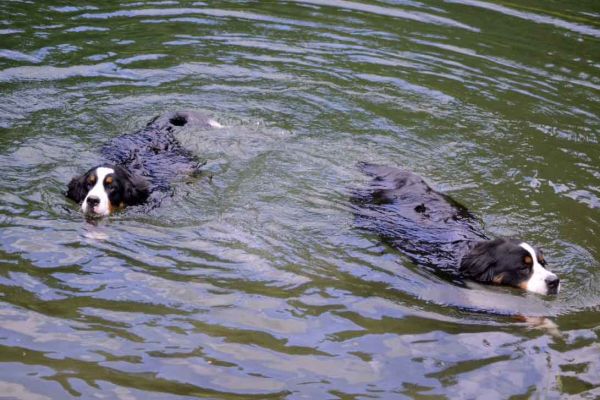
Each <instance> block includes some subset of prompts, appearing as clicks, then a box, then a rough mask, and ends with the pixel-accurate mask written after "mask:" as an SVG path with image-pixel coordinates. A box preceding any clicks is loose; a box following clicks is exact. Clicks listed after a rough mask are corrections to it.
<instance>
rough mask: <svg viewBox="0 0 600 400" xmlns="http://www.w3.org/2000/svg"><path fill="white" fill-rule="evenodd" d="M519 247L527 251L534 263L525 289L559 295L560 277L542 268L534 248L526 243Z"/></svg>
mask: <svg viewBox="0 0 600 400" xmlns="http://www.w3.org/2000/svg"><path fill="white" fill-rule="evenodd" d="M519 246H521V247H522V248H524V249H525V250H527V252H528V253H529V255H530V256H531V259H532V261H533V272H532V274H531V276H530V277H529V279H528V280H527V281H525V282H523V288H524V289H526V290H528V291H530V292H534V293H540V294H556V293H558V292H559V290H560V283H559V280H558V277H557V276H556V275H555V274H553V273H552V272H550V271H548V270H547V269H546V268H544V267H543V266H542V264H541V263H540V260H538V257H537V254H536V252H535V250H534V249H533V247H531V246H530V245H529V244H527V243H524V242H523V243H521V244H520V245H519Z"/></svg>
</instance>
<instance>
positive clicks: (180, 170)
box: [101, 112, 218, 190]
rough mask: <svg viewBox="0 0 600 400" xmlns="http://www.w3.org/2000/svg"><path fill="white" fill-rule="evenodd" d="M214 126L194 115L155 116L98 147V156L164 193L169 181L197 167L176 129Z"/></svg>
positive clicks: (172, 114) (183, 113)
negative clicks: (178, 139) (138, 176)
mask: <svg viewBox="0 0 600 400" xmlns="http://www.w3.org/2000/svg"><path fill="white" fill-rule="evenodd" d="M217 125H218V124H217V123H216V122H215V121H213V120H211V119H210V118H209V117H207V116H205V115H203V114H200V113H195V112H176V113H169V114H165V115H162V116H159V117H156V118H155V119H153V120H152V121H150V122H149V123H148V124H147V125H146V126H145V127H144V128H142V129H140V130H139V131H136V132H134V133H130V134H126V135H121V136H118V137H116V138H114V139H112V140H111V141H110V142H108V143H107V144H106V145H104V146H103V147H102V150H101V152H102V156H103V157H104V158H106V159H107V160H109V161H110V162H112V163H114V164H117V165H121V166H123V167H125V168H126V169H127V170H129V171H130V172H131V173H133V174H136V175H140V176H144V177H145V178H146V179H148V181H149V184H150V187H151V190H166V189H168V188H169V183H170V182H171V181H172V180H173V178H174V177H175V176H177V175H180V174H190V173H193V172H195V171H197V169H198V167H199V163H198V160H197V159H196V157H195V156H194V155H193V154H192V153H191V152H190V151H189V150H187V149H184V148H183V147H182V146H181V144H180V143H179V142H178V141H177V139H176V138H175V136H174V132H175V130H176V129H177V128H178V127H183V126H193V127H197V128H213V127H216V126H217Z"/></svg>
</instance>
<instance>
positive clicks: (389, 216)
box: [353, 164, 487, 274]
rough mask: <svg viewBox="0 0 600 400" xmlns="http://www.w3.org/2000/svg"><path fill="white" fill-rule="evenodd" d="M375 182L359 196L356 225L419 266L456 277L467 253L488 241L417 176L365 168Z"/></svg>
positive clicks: (471, 219)
mask: <svg viewBox="0 0 600 400" xmlns="http://www.w3.org/2000/svg"><path fill="white" fill-rule="evenodd" d="M360 168H361V170H362V171H363V172H364V173H365V174H367V175H369V176H372V177H373V180H372V181H371V183H370V185H369V186H368V187H367V189H364V190H360V191H356V192H355V195H354V198H353V202H354V204H355V205H356V207H355V215H356V222H357V225H358V226H359V227H360V228H362V229H366V230H369V231H371V232H374V233H377V234H378V235H380V236H381V237H382V238H383V239H384V240H385V241H386V242H388V243H390V244H391V245H393V246H394V247H396V248H398V249H399V250H401V251H402V252H403V253H405V254H406V255H407V256H408V257H409V258H411V259H412V260H413V261H415V262H416V263H418V264H420V265H425V266H431V267H435V268H436V269H441V270H444V271H445V272H450V273H453V274H454V273H456V272H457V267H458V265H459V263H460V258H461V256H462V255H463V254H464V253H466V252H467V251H468V249H469V247H470V246H471V245H472V244H473V243H475V242H477V241H481V240H487V237H486V236H485V234H484V233H483V227H482V226H481V223H480V221H479V220H477V219H476V218H475V217H474V216H473V215H472V214H471V213H470V212H469V211H468V210H467V209H466V207H464V206H462V205H461V204H459V203H458V202H456V201H454V200H453V199H452V198H450V197H449V196H447V195H444V194H442V193H439V192H436V191H435V190H433V189H432V188H431V187H429V185H428V184H427V183H426V182H425V181H424V180H423V179H422V178H421V177H419V176H418V175H416V174H414V173H412V172H408V171H403V170H400V169H398V168H392V167H385V166H378V165H373V164H361V165H360Z"/></svg>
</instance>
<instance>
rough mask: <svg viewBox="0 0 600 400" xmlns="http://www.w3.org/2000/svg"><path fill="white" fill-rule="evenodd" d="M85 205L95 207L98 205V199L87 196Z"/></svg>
mask: <svg viewBox="0 0 600 400" xmlns="http://www.w3.org/2000/svg"><path fill="white" fill-rule="evenodd" d="M86 203H87V204H88V206H90V207H95V206H97V205H98V204H100V198H98V197H97V196H88V198H87V200H86Z"/></svg>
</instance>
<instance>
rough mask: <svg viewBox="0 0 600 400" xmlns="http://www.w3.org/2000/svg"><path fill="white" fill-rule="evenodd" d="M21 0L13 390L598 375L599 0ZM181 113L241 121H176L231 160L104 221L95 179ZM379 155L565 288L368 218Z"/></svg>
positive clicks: (8, 112) (3, 290)
mask: <svg viewBox="0 0 600 400" xmlns="http://www.w3.org/2000/svg"><path fill="white" fill-rule="evenodd" d="M0 10H1V12H2V14H1V15H2V16H1V17H0V93H1V100H2V101H1V102H0V131H1V136H0V177H1V179H0V199H1V200H0V260H1V261H0V398H18V399H64V398H84V399H88V398H95V397H99V398H108V399H113V398H115V399H117V398H119V399H144V400H147V399H164V398H173V399H175V398H193V397H206V398H240V399H242V398H243V399H247V398H260V399H264V398H286V399H300V398H308V399H326V398H327V399H330V398H342V399H366V398H385V399H395V398H451V399H456V398H485V399H496V398H497V399H505V398H509V397H511V396H514V397H513V398H529V397H532V398H564V397H567V396H569V395H576V396H579V397H578V398H584V399H588V398H589V399H592V398H598V397H600V346H599V342H600V340H599V335H600V289H599V288H600V261H599V260H600V239H599V237H600V229H599V223H600V213H599V209H600V145H599V143H598V141H599V138H600V136H599V132H600V3H598V2H597V1H531V2H526V3H523V4H522V3H520V2H496V3H492V2H483V1H475V0H456V1H454V0H450V1H446V2H436V1H430V0H426V1H411V0H404V1H391V0H390V1H378V2H376V1H370V2H362V3H359V2H350V1H342V0H332V1H325V0H322V1H319V0H314V1H297V2H294V1H288V2H274V1H262V2H251V1H224V2H223V1H222V2H211V1H207V2H199V1H198V2H184V1H155V2H143V1H140V2H114V1H103V2H72V3H70V2H69V3H67V2H59V1H43V2H42V1H40V2H26V1H3V2H0ZM179 109H193V110H199V111H203V112H207V113H209V114H211V115H212V116H213V117H214V118H215V119H216V120H218V121H219V122H220V123H221V124H222V125H224V128H222V129H211V130H196V131H194V130H190V129H188V130H186V129H183V130H181V131H180V132H178V137H179V139H180V141H181V142H182V143H183V144H184V145H185V147H187V148H189V149H190V150H192V151H193V152H194V153H195V154H196V155H197V156H198V157H199V158H200V159H201V160H203V161H206V166H205V167H204V168H205V170H206V171H207V172H208V173H210V174H212V179H209V178H208V175H209V174H205V175H203V176H200V177H191V178H182V179H181V180H178V181H176V182H174V184H173V196H172V197H170V198H169V199H168V200H167V201H165V202H163V204H162V206H161V207H160V208H157V209H155V210H152V211H150V212H147V213H146V212H143V211H140V210H136V209H130V210H127V211H125V212H123V213H121V214H118V215H115V216H112V217H111V218H108V219H106V220H104V221H102V222H100V223H98V224H97V225H92V224H89V223H86V222H85V221H84V220H83V218H82V216H81V214H80V213H79V211H78V209H77V206H76V205H74V204H72V203H70V202H69V201H67V200H66V199H65V198H64V197H63V191H64V190H65V187H66V183H67V182H68V181H69V179H70V178H71V177H72V176H74V175H75V174H77V173H80V172H83V171H84V170H87V169H88V168H90V167H91V166H93V165H95V164H97V163H100V162H102V159H101V157H100V154H99V149H100V147H101V146H102V144H104V143H106V142H107V141H108V140H109V139H110V138H112V137H115V136H118V135H120V134H123V133H129V132H132V131H134V130H136V129H138V128H140V127H142V126H143V125H144V124H145V123H146V122H147V121H148V120H149V119H150V118H152V117H153V116H155V115H158V114H162V113H164V112H165V111H173V110H179ZM360 161H369V162H376V163H381V164H386V165H395V166H402V167H404V168H408V169H410V170H413V171H415V172H417V173H419V174H421V175H422V176H424V177H426V179H427V180H428V181H429V182H431V183H432V185H433V186H434V187H436V188H437V189H439V190H442V191H446V192H448V193H449V194H451V195H452V196H453V197H454V198H456V199H458V200H459V201H460V202H461V203H463V204H465V205H467V206H468V207H469V208H470V209H471V210H472V211H474V212H475V213H476V214H477V215H479V216H481V218H482V220H483V222H484V223H485V226H486V229H487V232H488V233H489V234H490V235H491V236H518V237H520V238H523V239H526V240H527V241H528V242H530V243H533V244H535V245H537V246H539V247H541V248H542V249H543V250H544V252H545V254H546V258H547V259H548V261H549V264H550V268H551V269H552V270H553V271H554V272H556V273H557V274H558V275H559V276H560V277H561V279H562V291H561V293H560V294H559V295H558V296H556V297H542V296H538V295H534V294H523V293H520V292H517V291H513V290H510V289H500V288H490V287H481V286H475V285H473V286H472V287H470V288H462V287H459V286H456V285H454V284H452V283H451V282H447V281H444V280H442V279H440V278H438V277H436V276H434V275H433V274H431V273H429V272H427V271H424V270H422V269H420V268H419V267H417V266H415V265H412V264H411V263H410V262H409V261H408V260H407V259H406V258H404V257H403V256H402V255H401V254H399V253H398V252H397V251H395V250H394V249H392V248H389V247H386V246H385V245H383V244H382V243H381V242H380V241H379V240H378V238H377V237H376V236H373V235H369V234H366V233H365V232H361V231H360V230H357V229H356V228H355V227H354V221H353V216H352V212H351V207H350V204H349V200H348V199H349V194H350V192H351V190H352V188H356V187H361V186H362V185H364V184H365V183H366V181H367V179H366V177H364V176H362V175H361V174H360V172H358V170H357V168H356V164H357V163H358V162H360ZM523 317H526V318H523ZM524 320H525V321H524Z"/></svg>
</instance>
